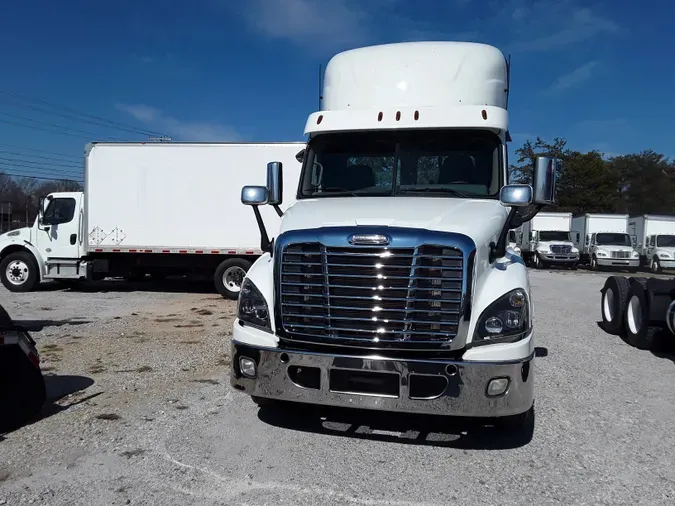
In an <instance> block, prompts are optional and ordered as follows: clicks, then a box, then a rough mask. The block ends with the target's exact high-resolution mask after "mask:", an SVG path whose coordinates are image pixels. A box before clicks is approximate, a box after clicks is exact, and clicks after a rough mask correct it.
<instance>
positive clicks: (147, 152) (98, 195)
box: [0, 142, 304, 298]
mask: <svg viewBox="0 0 675 506" xmlns="http://www.w3.org/2000/svg"><path fill="white" fill-rule="evenodd" d="M303 146H304V143H300V142H295V143H250V144H239V143H94V144H91V145H89V146H88V147H87V149H86V152H85V185H84V186H85V188H84V193H80V192H72V193H53V194H50V195H48V196H47V197H46V199H45V200H44V203H43V205H41V212H40V213H39V215H38V218H37V220H36V222H35V224H34V225H33V227H30V228H26V229H20V230H14V231H12V232H10V233H8V234H4V235H3V236H0V257H1V258H2V260H0V276H2V282H3V284H4V285H5V286H6V287H7V288H8V289H9V290H13V291H28V290H31V289H33V288H34V287H35V286H36V283H38V282H39V281H41V280H47V279H101V278H103V277H106V276H124V277H128V278H132V279H135V278H141V277H144V276H145V275H146V274H149V275H151V276H154V277H163V276H165V275H173V274H184V273H193V272H196V273H201V274H207V275H209V276H213V280H214V283H215V285H216V288H217V289H218V291H219V292H220V293H221V294H223V295H226V296H228V297H231V298H236V296H237V294H238V290H239V285H240V284H241V279H243V275H244V274H245V272H246V270H248V267H249V266H250V264H251V262H253V261H254V260H255V259H256V258H257V257H258V256H259V255H260V254H261V250H260V235H259V233H258V228H257V224H256V219H255V217H254V216H253V215H252V214H251V212H250V209H247V208H246V207H245V206H243V205H242V203H241V187H242V186H243V184H244V183H245V182H249V181H251V179H253V180H255V181H257V182H258V183H259V184H266V177H267V174H266V172H265V168H264V166H265V163H266V161H267V160H269V159H270V157H272V158H274V159H280V160H283V163H284V166H285V167H286V168H287V171H286V173H285V178H286V181H285V184H284V198H285V200H284V208H285V207H287V206H289V205H291V204H292V202H293V201H294V199H295V192H296V191H297V181H298V175H299V171H300V166H301V165H300V162H299V161H298V160H297V159H296V155H297V154H298V153H299V152H300V151H301V150H302V148H303ZM261 214H262V218H263V219H264V220H265V222H266V223H268V224H269V226H270V227H271V228H272V229H273V230H275V227H278V226H279V222H280V218H279V216H278V214H277V212H276V211H275V209H273V208H271V207H267V208H265V209H262V210H261Z"/></svg>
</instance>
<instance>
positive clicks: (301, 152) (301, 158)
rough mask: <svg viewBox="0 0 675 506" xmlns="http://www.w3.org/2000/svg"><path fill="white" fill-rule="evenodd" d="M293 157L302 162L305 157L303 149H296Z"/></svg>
mask: <svg viewBox="0 0 675 506" xmlns="http://www.w3.org/2000/svg"><path fill="white" fill-rule="evenodd" d="M295 159H296V160H297V161H298V162H299V163H302V161H303V160H304V159H305V150H304V149H301V150H300V151H298V152H297V153H296V155H295Z"/></svg>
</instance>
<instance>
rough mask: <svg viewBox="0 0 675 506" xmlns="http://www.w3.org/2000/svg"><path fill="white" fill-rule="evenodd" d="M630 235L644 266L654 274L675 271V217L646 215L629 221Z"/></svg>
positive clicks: (634, 217)
mask: <svg viewBox="0 0 675 506" xmlns="http://www.w3.org/2000/svg"><path fill="white" fill-rule="evenodd" d="M628 233H629V234H631V235H632V236H633V243H634V245H635V247H636V249H637V251H638V252H639V254H640V260H641V263H642V264H643V265H647V266H649V269H650V270H651V271H652V272H654V273H657V272H661V271H662V270H663V269H675V216H667V215H666V216H664V215H655V214H644V215H641V216H632V217H630V218H629V219H628Z"/></svg>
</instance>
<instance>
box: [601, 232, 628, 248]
mask: <svg viewBox="0 0 675 506" xmlns="http://www.w3.org/2000/svg"><path fill="white" fill-rule="evenodd" d="M595 242H596V243H597V244H598V245H599V246H632V244H633V243H632V241H631V239H630V236H629V235H628V234H620V233H608V232H603V233H601V234H598V235H596V236H595Z"/></svg>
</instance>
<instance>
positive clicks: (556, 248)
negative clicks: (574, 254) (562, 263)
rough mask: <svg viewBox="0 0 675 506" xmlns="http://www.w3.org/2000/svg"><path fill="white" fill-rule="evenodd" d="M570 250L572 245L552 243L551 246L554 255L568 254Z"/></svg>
mask: <svg viewBox="0 0 675 506" xmlns="http://www.w3.org/2000/svg"><path fill="white" fill-rule="evenodd" d="M571 251H572V246H568V245H560V244H554V245H553V246H551V252H552V253H555V254H556V255H569V254H570V252H571Z"/></svg>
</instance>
